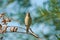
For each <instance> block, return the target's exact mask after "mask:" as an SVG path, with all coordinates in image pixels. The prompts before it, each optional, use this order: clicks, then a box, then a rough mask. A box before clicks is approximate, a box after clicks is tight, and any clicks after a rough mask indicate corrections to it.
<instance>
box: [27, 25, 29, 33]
mask: <svg viewBox="0 0 60 40" xmlns="http://www.w3.org/2000/svg"><path fill="white" fill-rule="evenodd" d="M28 32H29V26H28V25H26V33H28Z"/></svg>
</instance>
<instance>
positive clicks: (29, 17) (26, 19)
mask: <svg viewBox="0 0 60 40" xmlns="http://www.w3.org/2000/svg"><path fill="white" fill-rule="evenodd" d="M31 22H32V19H31V16H30V13H26V17H25V25H26V33H28V32H29V28H30V25H31Z"/></svg>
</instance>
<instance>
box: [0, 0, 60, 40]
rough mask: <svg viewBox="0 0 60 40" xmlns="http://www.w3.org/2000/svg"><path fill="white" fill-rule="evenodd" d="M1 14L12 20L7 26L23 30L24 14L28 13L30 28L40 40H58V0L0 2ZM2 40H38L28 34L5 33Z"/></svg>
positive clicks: (7, 0)
mask: <svg viewBox="0 0 60 40" xmlns="http://www.w3.org/2000/svg"><path fill="white" fill-rule="evenodd" d="M3 12H4V13H5V14H6V16H7V17H9V18H10V19H11V20H12V22H9V23H8V26H18V27H19V26H21V27H23V28H25V24H24V18H25V14H26V13H27V12H30V14H31V17H32V25H31V28H32V30H33V31H34V32H35V33H36V34H37V35H39V37H40V38H42V40H60V0H0V13H3ZM8 31H9V29H8ZM18 31H25V30H22V29H19V30H18ZM4 40H38V39H37V38H35V37H33V36H32V35H28V34H22V33H5V34H4Z"/></svg>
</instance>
